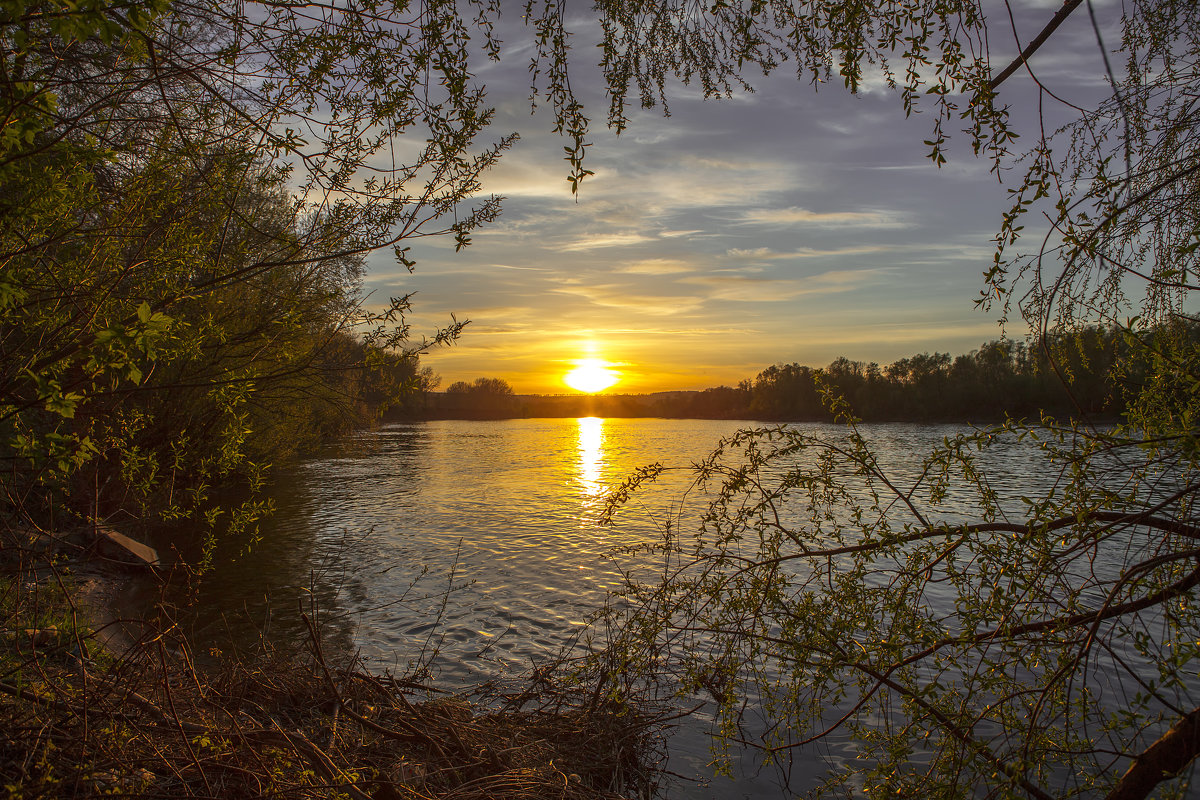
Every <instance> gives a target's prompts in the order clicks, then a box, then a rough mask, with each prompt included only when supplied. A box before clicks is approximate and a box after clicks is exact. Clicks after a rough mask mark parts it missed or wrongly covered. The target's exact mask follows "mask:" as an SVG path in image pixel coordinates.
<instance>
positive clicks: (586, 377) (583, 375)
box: [563, 358, 621, 394]
mask: <svg viewBox="0 0 1200 800" xmlns="http://www.w3.org/2000/svg"><path fill="white" fill-rule="evenodd" d="M608 367H609V364H608V362H607V361H601V360H600V359H598V358H585V359H584V360H583V361H580V362H579V365H578V366H576V367H575V369H573V370H571V371H570V372H568V373H567V374H566V375H564V376H563V382H564V383H565V384H567V385H568V386H570V387H571V388H572V389H575V390H576V391H579V392H586V393H588V394H593V393H595V392H602V391H604V390H605V389H607V388H608V387H610V386H612V385H613V384H614V383H616V382H617V381H618V380H620V379H621V376H620V374H618V373H616V372H613V371H612V370H611V369H609V368H608Z"/></svg>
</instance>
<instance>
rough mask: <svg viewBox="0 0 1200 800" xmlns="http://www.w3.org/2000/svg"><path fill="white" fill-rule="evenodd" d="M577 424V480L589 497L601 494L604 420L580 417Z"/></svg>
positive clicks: (602, 486)
mask: <svg viewBox="0 0 1200 800" xmlns="http://www.w3.org/2000/svg"><path fill="white" fill-rule="evenodd" d="M577 422H578V424H579V481H580V483H582V484H583V492H584V494H585V495H587V496H588V497H590V498H596V497H600V496H601V495H603V494H604V493H605V491H606V487H605V485H604V483H603V482H602V480H601V475H602V471H603V467H604V420H603V419H600V418H598V417H581V418H580V419H578V420H577Z"/></svg>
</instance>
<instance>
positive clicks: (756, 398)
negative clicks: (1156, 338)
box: [660, 325, 1200, 422]
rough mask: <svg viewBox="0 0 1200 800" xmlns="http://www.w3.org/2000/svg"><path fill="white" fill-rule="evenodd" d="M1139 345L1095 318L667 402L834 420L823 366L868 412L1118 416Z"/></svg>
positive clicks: (840, 363) (1136, 370)
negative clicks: (1035, 335) (1054, 330)
mask: <svg viewBox="0 0 1200 800" xmlns="http://www.w3.org/2000/svg"><path fill="white" fill-rule="evenodd" d="M1188 335H1189V336H1191V337H1193V338H1194V339H1198V340H1200V326H1196V325H1192V326H1190V328H1189V331H1188ZM1151 338H1153V337H1151ZM1047 345H1048V346H1047ZM1134 352H1137V353H1146V352H1148V351H1147V350H1146V349H1144V348H1142V347H1139V348H1136V349H1135V348H1131V347H1130V343H1129V342H1128V341H1127V339H1126V333H1125V332H1123V331H1122V330H1120V329H1118V328H1114V327H1101V326H1090V327H1087V328H1083V329H1081V330H1079V331H1078V332H1075V333H1072V334H1070V335H1062V336H1056V337H1055V341H1052V342H1043V341H1041V340H1035V341H1028V342H1026V341H1011V340H994V341H990V342H987V343H985V344H984V345H982V346H981V347H980V348H979V349H977V350H973V351H971V352H970V353H965V354H963V355H959V356H956V357H953V358H952V357H951V356H950V354H949V353H936V352H935V353H920V354H918V355H914V356H910V357H908V358H902V359H900V360H899V361H896V362H894V363H892V364H889V365H887V366H882V367H881V366H880V365H879V364H876V363H874V362H870V363H864V362H862V361H852V360H850V359H848V358H838V359H837V360H835V361H834V362H833V363H831V364H830V365H829V366H828V367H826V368H824V369H821V370H818V369H814V368H812V367H806V366H802V365H800V364H794V363H793V364H776V365H774V366H771V367H768V368H766V369H764V370H763V371H762V372H760V373H759V374H758V375H757V376H756V377H755V378H754V379H753V380H746V381H742V382H741V383H740V384H738V386H736V387H729V386H719V387H716V388H713V389H707V390H705V391H703V392H700V393H699V394H697V395H695V396H693V397H691V398H690V399H689V400H687V401H686V403H685V404H684V405H683V406H682V407H678V408H671V404H663V406H662V408H661V409H660V410H661V411H662V412H663V413H664V415H667V416H676V415H678V416H692V417H730V418H738V417H746V418H751V419H767V420H814V421H815V420H829V419H831V418H832V417H831V415H830V413H829V411H828V409H827V408H826V407H825V404H824V403H823V400H822V397H821V392H820V389H819V386H818V376H820V381H822V382H824V384H826V385H827V386H829V387H831V388H832V389H834V390H835V391H836V393H837V394H839V395H841V396H842V397H843V398H845V399H846V400H847V401H848V402H849V404H850V407H851V408H852V409H853V411H854V413H855V414H856V415H857V416H859V417H861V418H862V419H864V420H868V421H906V420H912V421H954V420H962V421H972V422H975V421H979V422H986V421H995V420H1000V419H1003V418H1004V417H1005V416H1010V417H1015V418H1020V417H1035V416H1037V415H1039V414H1040V413H1043V412H1044V413H1046V414H1049V415H1051V416H1055V417H1061V418H1067V417H1081V416H1088V417H1117V416H1120V415H1121V414H1122V413H1123V412H1124V410H1125V405H1126V401H1127V398H1128V397H1130V396H1131V393H1132V392H1133V391H1135V390H1136V389H1137V388H1138V387H1140V386H1141V384H1142V383H1143V381H1144V378H1145V377H1146V374H1147V372H1148V370H1150V369H1151V366H1150V364H1149V361H1148V360H1147V358H1146V357H1145V356H1144V355H1140V356H1137V357H1135V356H1134V355H1133V353H1134ZM1050 353H1053V354H1054V356H1053V358H1051V357H1050V355H1049V354H1050Z"/></svg>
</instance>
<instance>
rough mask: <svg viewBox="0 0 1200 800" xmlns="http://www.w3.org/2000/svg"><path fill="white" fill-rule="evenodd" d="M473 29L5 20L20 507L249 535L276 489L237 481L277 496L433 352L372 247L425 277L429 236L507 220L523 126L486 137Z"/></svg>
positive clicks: (385, 13)
mask: <svg viewBox="0 0 1200 800" xmlns="http://www.w3.org/2000/svg"><path fill="white" fill-rule="evenodd" d="M468 29H469V26H468V23H466V22H464V21H463V20H461V19H460V18H459V17H458V15H457V10H456V8H455V7H454V5H453V4H451V3H439V2H436V0H435V2H432V3H423V4H419V6H414V7H412V8H409V7H408V5H407V4H405V3H397V4H389V3H384V4H380V3H367V4H351V5H348V6H321V5H316V6H314V5H309V4H290V3H255V2H251V3H244V4H243V3H239V4H228V3H220V2H208V0H200V2H189V1H186V0H178V1H177V2H172V1H171V0H146V1H145V2H141V1H138V2H127V1H126V0H97V2H91V3H84V4H80V3H76V2H72V1H71V0H16V2H11V3H6V4H4V6H3V8H0V440H2V441H3V442H4V448H3V452H4V455H3V457H2V458H3V459H4V466H5V470H4V475H5V477H4V478H3V480H2V481H0V486H2V488H3V496H4V501H5V506H6V509H7V510H9V511H10V512H15V513H19V514H22V515H24V516H25V517H26V518H28V519H35V520H38V521H41V522H45V521H46V520H47V516H46V515H47V514H48V513H49V511H50V510H51V509H58V510H59V511H58V513H60V514H61V513H62V511H63V510H64V509H65V510H66V511H67V512H68V514H69V515H70V514H74V515H81V516H82V515H86V516H87V517H91V518H94V517H96V516H104V515H106V514H109V513H113V512H114V511H116V510H118V509H121V510H124V511H131V512H133V513H135V514H137V515H139V516H140V517H142V518H143V519H145V520H146V521H153V519H155V518H157V519H159V520H162V519H180V518H191V519H195V520H199V521H200V522H202V523H203V524H204V525H205V526H207V527H208V528H209V529H210V532H211V531H215V530H217V529H218V528H221V529H225V530H228V531H234V532H236V531H238V530H244V529H247V528H248V527H250V526H251V525H252V523H253V519H254V518H255V517H256V516H258V515H259V514H261V513H262V512H263V511H264V510H265V508H264V506H263V504H262V503H261V501H260V500H257V499H253V500H251V501H248V502H247V503H243V504H240V505H238V506H235V507H232V508H225V507H222V506H221V504H220V503H218V502H217V501H215V500H214V498H213V494H212V491H211V490H212V488H213V487H214V486H215V485H217V484H219V483H222V482H230V481H233V480H237V481H239V482H242V483H247V484H249V485H250V486H252V487H255V486H258V485H260V484H261V481H262V476H263V471H264V469H265V468H266V466H267V465H268V464H269V463H270V462H272V461H274V460H276V459H278V458H282V457H284V456H286V455H287V453H288V452H289V451H290V450H291V449H293V448H294V447H295V446H296V444H297V443H298V442H299V443H303V442H304V441H305V440H307V439H310V438H311V437H312V436H313V435H316V434H319V433H320V432H321V430H324V429H327V428H328V427H329V426H328V420H329V419H331V418H335V417H342V418H345V415H346V413H347V412H348V411H353V410H354V409H355V408H356V407H357V404H358V398H359V397H361V396H362V392H363V382H364V381H365V380H367V378H366V377H365V376H366V374H367V373H368V372H372V371H374V372H376V373H379V372H380V370H383V371H387V370H389V369H392V368H393V367H394V366H395V364H394V363H393V362H394V357H395V355H396V353H397V351H398V350H399V351H402V352H401V356H400V357H401V360H402V361H403V360H404V359H406V358H415V355H416V353H417V352H418V351H419V350H420V349H421V347H422V346H423V345H421V344H408V334H409V331H408V327H407V325H406V324H405V322H404V319H403V315H404V313H405V311H406V310H407V308H408V306H407V302H408V301H407V298H394V299H393V300H392V301H391V304H390V307H389V308H387V309H385V310H384V311H383V312H381V313H367V312H366V310H365V309H364V308H363V307H362V305H361V301H362V298H361V296H360V295H359V278H360V275H361V269H362V263H363V261H362V259H363V257H364V256H365V254H367V253H369V252H372V251H375V250H380V249H391V250H393V252H394V254H395V257H396V258H397V260H398V261H399V263H401V264H403V265H404V266H407V267H409V268H410V269H411V268H412V266H413V262H412V260H411V259H410V258H409V257H408V253H409V251H408V247H407V245H406V244H405V242H406V240H411V239H412V238H414V237H418V236H425V235H436V234H446V235H451V236H454V237H455V238H456V239H457V243H458V245H459V246H460V247H461V246H464V245H466V244H467V243H469V232H470V231H471V230H472V228H474V227H475V226H476V225H479V224H481V223H483V222H485V221H487V220H489V219H491V218H492V217H494V216H495V214H496V213H497V210H498V206H497V199H496V198H482V199H480V200H478V201H473V200H472V199H471V198H472V197H473V195H474V194H475V193H476V192H477V191H478V189H479V183H478V177H479V175H480V174H481V173H482V171H484V170H486V169H487V168H488V167H489V166H490V165H491V164H492V163H494V161H495V159H496V158H497V157H498V156H499V154H500V152H501V151H502V150H503V149H504V148H505V147H506V146H507V145H508V143H509V142H510V141H511V139H507V138H502V139H500V140H499V141H498V142H497V143H496V144H493V145H491V146H478V145H476V144H475V140H476V138H477V137H478V135H479V133H480V132H481V131H482V129H483V128H484V127H485V126H486V125H487V123H488V121H489V119H490V111H489V110H488V109H487V108H486V106H485V105H484V103H483V92H482V90H481V89H480V88H479V87H477V86H474V85H472V83H471V80H470V74H469V72H468V71H467V65H466V61H467V60H466V58H465V57H464V48H465V47H466V44H467V42H468V40H469V35H468ZM471 30H473V28H471ZM401 135H409V136H414V137H419V138H420V139H421V140H422V141H424V143H425V144H424V147H422V148H418V149H417V150H416V152H415V155H413V156H412V157H411V158H410V159H409V160H408V161H407V162H400V161H398V160H396V159H395V158H393V157H391V156H390V153H391V150H390V144H391V142H392V139H393V137H396V136H401ZM385 148H387V150H386V152H387V153H388V154H389V157H388V158H387V160H386V161H385V160H382V159H381V156H382V155H383V154H384V152H385ZM472 204H474V207H472ZM460 329H461V325H460V324H458V323H454V324H453V325H451V326H450V327H449V328H447V329H446V330H445V331H441V332H437V333H435V334H434V336H433V339H432V340H431V342H426V343H425V345H424V346H428V345H429V344H430V343H432V342H437V341H441V340H445V339H446V338H452V337H453V336H455V335H457V332H458V331H459V330H460ZM405 352H406V353H407V355H405V354H404V353H405ZM393 371H394V370H393ZM381 385H382V384H381V383H380V382H378V381H376V382H375V386H376V387H377V388H378V386H381ZM396 386H397V387H398V386H399V384H396ZM334 427H336V426H334ZM59 521H60V522H62V520H61V517H60V520H59Z"/></svg>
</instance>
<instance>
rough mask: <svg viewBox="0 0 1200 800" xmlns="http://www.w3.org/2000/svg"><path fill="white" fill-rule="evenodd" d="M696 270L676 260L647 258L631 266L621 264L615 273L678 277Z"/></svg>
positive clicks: (684, 262)
mask: <svg viewBox="0 0 1200 800" xmlns="http://www.w3.org/2000/svg"><path fill="white" fill-rule="evenodd" d="M694 269H695V266H693V265H691V264H689V263H687V262H686V261H680V260H679V259H676V258H646V259H642V260H641V261H634V262H633V263H630V264H621V265H619V266H617V267H616V269H615V271H616V272H621V273H624V274H627V275H678V274H679V273H681V272H691V271H693V270H694Z"/></svg>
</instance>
